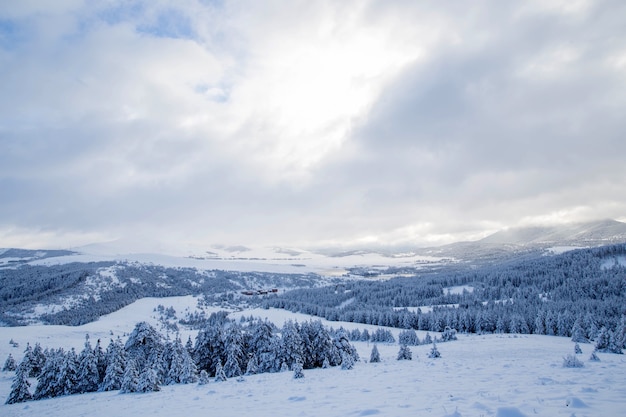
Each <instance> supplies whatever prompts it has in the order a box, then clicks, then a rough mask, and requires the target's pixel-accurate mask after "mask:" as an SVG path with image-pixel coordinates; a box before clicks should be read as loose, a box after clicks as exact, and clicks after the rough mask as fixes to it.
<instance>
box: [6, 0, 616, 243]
mask: <svg viewBox="0 0 626 417" xmlns="http://www.w3.org/2000/svg"><path fill="white" fill-rule="evenodd" d="M599 218H615V219H620V220H626V2H624V1H623V0H616V1H610V0H607V1H602V0H598V1H592V0H589V1H588V0H549V1H547V0H534V1H533V0H529V1H523V2H520V1H505V0H493V1H490V0H479V1H436V2H435V1H426V0H424V1H405V0H398V1H386V0H380V1H374V0H373V1H366V0H362V1H316V0H313V1H311V0H306V1H252V0H250V1H226V0H224V1H221V0H215V1H207V0H146V1H140V0H138V1H127V0H123V1H122V0H119V1H118V0H101V1H99V0H95V1H87V0H55V1H38V0H20V1H5V2H0V247H10V246H19V247H48V248H66V247H74V246H78V245H82V244H86V243H90V242H97V241H107V240H113V239H119V238H134V239H140V240H159V241H167V242H174V243H177V242H179V243H180V244H196V245H205V244H207V245H208V244H211V243H224V244H248V245H293V246H315V245H376V244H416V245H422V246H424V245H434V244H442V243H448V242H451V241H454V240H461V239H476V238H479V237H482V236H484V235H485V233H489V232H493V231H495V230H497V229H500V228H503V227H511V226H522V225H530V224H547V223H563V222H574V221H583V220H590V219H599Z"/></svg>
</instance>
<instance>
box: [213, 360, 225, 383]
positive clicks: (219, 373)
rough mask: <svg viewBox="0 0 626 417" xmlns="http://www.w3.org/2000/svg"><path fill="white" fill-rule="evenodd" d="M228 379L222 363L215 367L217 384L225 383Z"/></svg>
mask: <svg viewBox="0 0 626 417" xmlns="http://www.w3.org/2000/svg"><path fill="white" fill-rule="evenodd" d="M227 379H228V378H227V377H226V373H225V372H224V367H223V366H222V364H221V362H218V363H217V365H215V382H224V381H226V380H227Z"/></svg>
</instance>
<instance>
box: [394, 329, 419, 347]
mask: <svg viewBox="0 0 626 417" xmlns="http://www.w3.org/2000/svg"><path fill="white" fill-rule="evenodd" d="M398 342H399V343H400V344H401V345H407V346H417V345H419V344H420V340H419V338H418V337H417V333H416V332H415V330H413V329H408V330H402V331H401V332H400V334H399V335H398Z"/></svg>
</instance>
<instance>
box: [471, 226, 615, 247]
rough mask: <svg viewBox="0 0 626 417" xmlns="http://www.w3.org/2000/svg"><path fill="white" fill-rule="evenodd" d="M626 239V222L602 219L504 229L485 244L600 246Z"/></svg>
mask: <svg viewBox="0 0 626 417" xmlns="http://www.w3.org/2000/svg"><path fill="white" fill-rule="evenodd" d="M623 241H626V223H622V222H618V221H616V220H600V221H595V222H587V223H575V224H567V225H559V226H544V227H523V228H512V229H507V230H501V231H499V232H497V233H494V234H492V235H490V236H487V237H486V238H484V239H482V240H481V241H480V242H482V243H493V244H515V245H555V244H558V245H563V244H570V245H572V246H596V245H606V244H609V243H615V242H623Z"/></svg>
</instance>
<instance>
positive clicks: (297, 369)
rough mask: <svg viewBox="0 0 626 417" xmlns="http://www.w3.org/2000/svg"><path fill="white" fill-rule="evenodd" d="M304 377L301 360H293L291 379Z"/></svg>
mask: <svg viewBox="0 0 626 417" xmlns="http://www.w3.org/2000/svg"><path fill="white" fill-rule="evenodd" d="M300 378H304V372H302V362H300V361H295V362H294V363H293V379H300Z"/></svg>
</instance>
